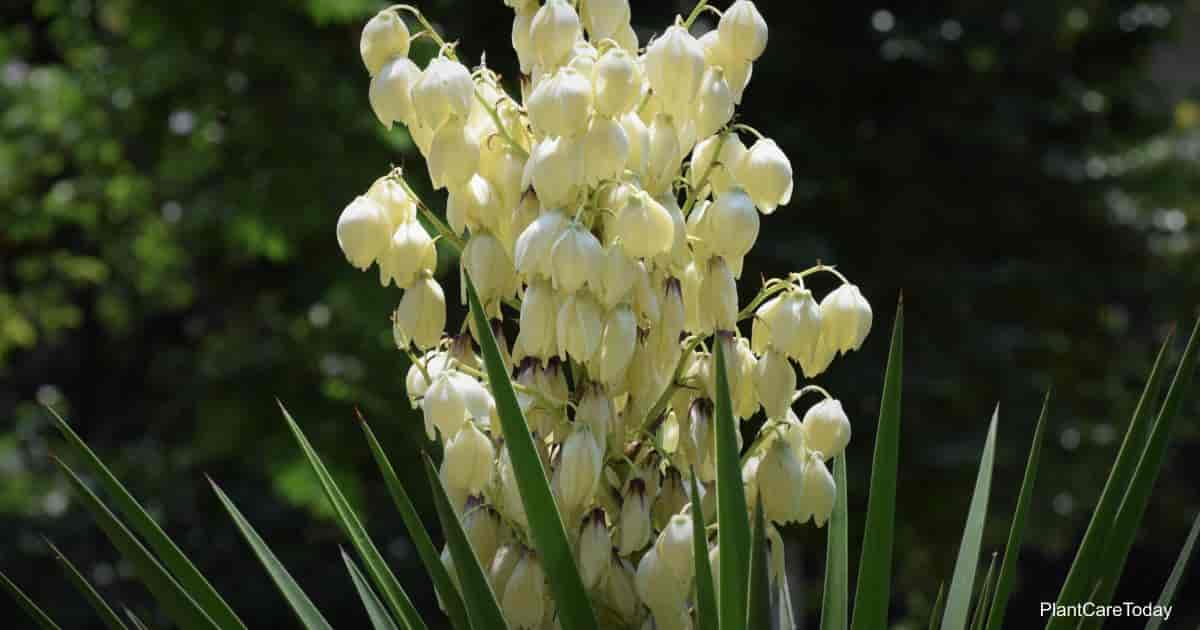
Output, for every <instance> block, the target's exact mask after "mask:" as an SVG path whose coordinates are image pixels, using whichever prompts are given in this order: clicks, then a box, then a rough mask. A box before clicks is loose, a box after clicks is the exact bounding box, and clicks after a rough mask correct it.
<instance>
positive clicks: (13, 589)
mask: <svg viewBox="0 0 1200 630" xmlns="http://www.w3.org/2000/svg"><path fill="white" fill-rule="evenodd" d="M0 586H3V587H4V590H6V591H8V594H9V595H11V596H12V598H13V599H14V600H16V602H17V605H18V606H20V607H21V610H23V611H25V614H26V615H27V616H28V617H29V618H30V619H32V620H33V622H34V623H36V624H37V626H38V627H39V628H41V629H42V630H61V628H59V626H58V624H56V623H54V620H53V619H51V618H50V615H47V614H46V611H44V610H42V609H41V608H40V607H39V606H38V605H37V604H36V603H34V601H33V600H32V599H30V598H29V596H28V595H26V594H25V591H22V590H21V587H19V586H17V584H16V583H15V582H13V581H12V580H10V579H8V576H7V575H5V574H4V572H3V571H0Z"/></svg>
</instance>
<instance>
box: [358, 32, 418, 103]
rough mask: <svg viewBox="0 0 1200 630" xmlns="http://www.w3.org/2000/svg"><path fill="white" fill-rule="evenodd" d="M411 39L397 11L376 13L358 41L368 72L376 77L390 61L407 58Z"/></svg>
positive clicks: (359, 50)
mask: <svg viewBox="0 0 1200 630" xmlns="http://www.w3.org/2000/svg"><path fill="white" fill-rule="evenodd" d="M411 39H412V38H411V37H410V36H409V32H408V25H407V24H405V23H404V20H403V19H401V18H400V16H399V14H397V13H396V12H395V11H388V10H383V11H380V12H379V13H376V14H375V17H373V18H371V19H370V20H368V21H367V25H366V26H364V27H363V30H362V35H361V36H360V37H359V40H358V52H359V54H361V55H362V60H363V65H365V66H366V67H367V72H369V73H371V76H375V75H377V74H379V72H380V69H381V68H383V66H384V65H385V64H386V63H387V62H388V61H390V60H392V59H395V58H397V57H407V56H408V46H409V42H410V40H411ZM385 124H386V123H385Z"/></svg>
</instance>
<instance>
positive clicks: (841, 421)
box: [803, 398, 850, 460]
mask: <svg viewBox="0 0 1200 630" xmlns="http://www.w3.org/2000/svg"><path fill="white" fill-rule="evenodd" d="M803 426H804V437H805V438H806V440H805V443H806V444H807V445H808V448H810V449H812V450H813V451H817V452H819V453H821V455H823V456H824V458H825V459H826V460H829V459H832V458H834V457H837V456H838V455H841V454H842V453H843V452H844V451H845V450H846V445H847V444H849V443H850V419H849V418H848V417H846V412H845V410H843V409H842V403H841V401H839V400H837V399H835V398H826V399H825V400H822V401H821V402H819V403H817V404H815V405H813V406H812V407H809V409H808V411H807V412H806V413H805V414H804V424H803Z"/></svg>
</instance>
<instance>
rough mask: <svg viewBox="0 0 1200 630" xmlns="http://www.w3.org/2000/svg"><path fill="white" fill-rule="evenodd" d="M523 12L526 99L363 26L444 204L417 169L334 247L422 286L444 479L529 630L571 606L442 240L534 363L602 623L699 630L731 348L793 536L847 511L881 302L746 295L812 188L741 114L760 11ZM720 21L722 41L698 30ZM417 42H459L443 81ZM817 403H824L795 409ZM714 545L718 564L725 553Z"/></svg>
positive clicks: (392, 183)
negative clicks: (845, 399) (696, 538)
mask: <svg viewBox="0 0 1200 630" xmlns="http://www.w3.org/2000/svg"><path fill="white" fill-rule="evenodd" d="M504 2H505V4H506V5H508V6H509V7H511V8H512V9H513V11H514V14H515V15H514V19H513V24H512V45H513V48H514V50H515V52H516V55H517V58H518V61H519V64H520V68H521V72H522V76H521V77H520V80H519V85H520V95H519V98H517V97H515V96H513V95H510V94H509V93H508V92H507V91H506V90H505V88H504V87H503V86H502V84H501V78H500V77H499V76H498V75H497V74H496V73H495V72H493V71H492V70H490V69H489V68H487V67H486V66H484V65H482V64H481V65H480V66H478V67H476V68H474V69H472V68H468V67H467V66H466V65H464V63H463V62H462V60H460V59H459V57H458V55H457V53H456V51H455V46H454V44H453V43H446V42H445V41H443V40H442V38H441V36H440V35H439V34H438V33H437V32H436V31H435V30H433V28H432V27H431V26H430V25H429V23H428V21H427V20H426V19H425V17H424V16H423V15H422V14H421V13H420V11H419V10H417V9H415V8H413V7H410V6H407V5H397V6H395V7H391V8H388V9H386V10H384V11H382V12H380V13H379V14H378V15H376V16H375V17H374V18H372V19H371V20H370V21H369V22H368V23H367V25H366V26H365V28H364V29H363V32H362V39H361V44H360V50H361V53H362V58H363V62H364V64H365V65H366V68H367V70H368V73H369V74H370V76H371V82H370V89H369V97H370V104H371V107H372V109H373V110H374V112H375V115H376V117H377V118H378V119H379V121H380V122H381V123H382V124H383V125H384V126H385V127H387V128H389V129H390V128H392V126H393V125H395V124H401V125H404V126H405V127H406V128H407V130H408V133H409V134H410V135H411V137H412V138H413V140H414V142H415V144H416V146H417V148H418V150H419V151H420V152H421V155H422V156H423V157H424V158H425V162H426V164H427V166H428V169H429V175H430V179H431V181H432V182H433V184H434V186H435V188H437V189H445V190H446V191H447V198H446V202H445V207H446V212H445V219H444V220H443V219H442V218H440V217H438V216H437V215H435V214H433V213H432V212H431V211H430V209H429V207H428V206H427V205H425V204H424V203H423V202H422V201H421V200H419V199H418V198H417V196H416V195H415V194H414V192H413V190H412V188H410V187H409V185H408V184H407V183H406V182H405V180H404V178H403V175H402V173H401V171H400V170H398V169H396V170H393V171H391V172H389V173H387V174H385V175H384V176H383V177H381V178H379V179H378V180H377V181H376V182H375V183H374V184H373V185H371V186H370V188H369V189H368V190H367V191H366V193H365V194H363V195H362V196H360V197H358V198H356V199H354V200H353V201H351V202H350V204H349V205H348V206H346V209H345V210H344V211H343V212H342V215H341V217H340V218H339V219H338V224H337V238H338V243H339V244H340V246H341V248H342V250H343V252H344V253H345V255H346V258H347V260H348V261H349V262H350V263H351V264H352V265H353V266H355V267H357V268H359V269H362V270H367V269H369V268H370V267H371V266H372V265H376V266H378V268H379V275H380V280H381V282H382V284H383V285H384V286H385V287H386V286H389V285H392V284H395V285H396V286H397V287H399V288H400V289H402V290H403V296H402V297H401V298H400V301H399V306H398V307H397V308H396V310H395V312H394V313H393V315H392V323H393V332H394V337H395V340H396V343H397V345H398V347H399V348H400V349H402V350H403V351H405V352H406V353H408V354H409V356H410V357H411V359H412V367H411V368H410V369H409V372H408V375H407V378H406V386H407V393H408V396H409V398H410V401H411V403H412V404H413V405H414V407H415V408H419V409H420V410H421V411H422V414H423V418H424V423H425V431H426V433H427V435H428V437H429V438H430V439H431V440H437V441H440V442H442V443H443V444H444V447H445V449H444V452H445V457H444V462H443V468H442V478H443V480H444V482H445V485H446V486H447V488H448V489H449V491H450V492H451V496H452V499H453V500H454V501H455V502H456V507H457V508H459V509H460V510H461V518H462V519H463V522H464V525H465V529H466V531H467V532H468V534H469V535H470V537H471V540H472V542H473V545H474V548H475V551H476V553H477V554H479V556H480V560H481V562H482V564H483V565H484V566H485V567H487V568H489V569H490V570H489V574H490V578H491V580H492V586H493V587H494V589H495V592H496V595H497V598H498V600H499V601H500V602H501V605H502V607H503V609H504V612H505V615H506V617H508V619H509V622H510V624H511V625H512V626H513V627H516V628H551V627H556V626H555V623H556V622H555V621H554V619H555V613H554V605H553V602H552V600H551V598H550V596H549V589H548V587H547V585H546V584H545V579H546V577H545V574H544V573H543V570H542V566H541V561H540V559H539V558H538V557H537V554H536V553H535V552H534V551H533V549H532V545H531V544H530V541H529V534H528V531H527V527H528V525H527V523H528V520H527V516H526V514H525V512H524V508H523V506H522V503H521V498H520V494H519V491H518V488H517V485H516V478H515V477H514V475H513V471H512V465H511V461H510V459H509V454H508V451H507V449H506V448H505V440H504V436H503V434H502V431H501V429H500V423H499V422H498V421H497V418H496V405H495V403H494V401H493V399H492V393H491V391H490V390H489V387H488V383H487V380H486V377H485V374H484V372H483V370H482V364H481V361H480V359H479V357H478V356H477V354H476V351H475V344H474V341H473V334H474V332H475V331H473V330H472V329H471V327H470V326H464V328H463V331H462V332H461V333H460V334H458V335H449V336H448V335H447V334H446V332H445V328H446V297H445V294H444V292H443V290H442V287H441V285H440V284H439V283H438V281H437V280H436V279H435V278H434V270H435V268H436V267H437V262H438V261H437V249H436V245H435V241H437V240H441V241H442V242H443V243H444V244H445V245H446V246H447V247H448V248H450V249H451V250H454V251H456V252H457V254H458V264H459V265H460V268H461V272H463V273H465V274H469V275H470V277H471V279H472V280H473V282H474V283H475V285H476V288H477V290H478V293H479V295H480V299H481V300H482V302H483V303H484V305H485V309H486V311H487V313H488V315H489V317H490V318H491V320H492V325H493V330H494V331H495V332H496V333H497V338H498V340H499V341H500V344H501V350H502V352H503V353H505V356H506V358H507V359H509V360H510V361H511V365H512V369H513V382H514V384H515V387H516V388H517V390H518V397H519V402H520V404H521V406H522V409H523V411H524V413H525V416H526V419H527V421H528V425H529V430H530V431H531V432H532V433H533V435H534V436H535V443H536V444H537V445H538V447H539V449H540V455H541V457H542V458H543V464H544V465H545V468H546V470H547V471H548V474H549V475H550V476H551V479H550V480H549V481H550V483H551V486H552V488H553V491H554V494H555V498H556V500H557V502H558V506H559V510H560V512H561V513H562V514H563V516H564V519H565V520H566V524H567V528H568V532H569V536H570V537H571V543H572V544H573V545H574V548H575V553H576V562H577V564H578V566H579V569H580V572H581V575H582V576H583V578H584V582H585V584H586V585H587V587H588V589H589V592H590V593H591V594H592V597H593V598H594V599H595V600H596V603H597V605H596V607H595V608H596V609H597V610H601V611H604V614H606V615H609V616H610V617H611V618H610V619H609V621H610V622H611V623H612V625H617V626H623V627H639V626H640V625H641V624H643V623H650V621H649V620H651V619H652V620H653V623H654V624H655V625H656V627H658V628H664V629H668V628H688V627H690V626H691V621H690V616H689V601H688V597H689V595H688V593H689V589H688V588H682V587H681V585H687V584H689V583H690V582H691V580H692V579H693V572H694V571H693V567H692V558H693V556H692V524H691V516H690V514H691V511H690V504H691V502H693V501H699V502H700V503H701V507H702V509H703V512H704V514H705V518H706V521H707V522H710V523H712V522H714V521H715V520H716V514H715V505H714V497H715V492H714V489H715V477H716V467H715V451H716V449H715V445H714V439H715V437H714V436H715V434H716V431H714V430H713V424H714V422H716V418H715V417H714V405H713V399H714V389H715V382H716V377H715V374H714V372H715V363H714V360H713V350H714V346H715V344H723V347H724V354H725V356H726V357H727V372H728V374H727V376H728V382H729V384H730V389H731V394H732V403H733V411H734V415H735V416H736V417H737V418H739V419H741V420H744V419H746V418H749V417H751V416H755V415H756V414H758V413H759V411H760V410H761V411H762V413H763V414H764V416H765V418H766V421H765V423H764V424H763V426H762V428H761V429H760V431H759V432H758V434H757V435H756V436H755V437H754V439H753V440H752V442H751V444H750V446H749V448H747V449H745V456H744V459H743V461H744V465H743V467H742V472H743V481H744V483H745V484H746V488H747V492H746V496H747V498H748V500H750V501H751V502H753V501H754V500H756V499H757V498H758V497H761V500H762V502H763V507H764V511H765V514H766V517H767V518H768V519H769V521H770V522H771V523H773V524H784V523H793V522H795V523H806V522H812V523H814V524H815V525H817V526H818V527H820V526H823V525H824V524H825V522H826V521H827V519H828V518H829V515H830V512H831V510H832V507H833V500H834V496H835V488H834V480H833V477H832V476H831V475H830V472H829V468H828V462H829V460H830V459H831V458H833V457H837V456H838V455H840V454H841V453H842V452H843V450H844V449H845V448H846V445H847V443H848V442H849V440H850V422H849V419H848V418H847V416H846V413H845V411H844V410H843V408H842V405H841V403H840V402H839V401H838V400H837V399H835V398H833V397H832V396H831V395H830V394H829V393H828V392H826V391H825V390H824V389H822V388H821V387H819V386H818V385H815V384H813V383H811V380H812V379H814V378H816V377H817V376H819V375H820V374H821V373H822V372H824V371H825V370H826V369H827V368H828V367H829V366H830V364H831V362H832V361H833V360H834V358H836V357H837V356H838V355H839V354H844V353H847V352H850V351H852V350H857V349H858V348H859V347H860V346H861V345H862V343H863V340H864V339H865V338H866V336H867V334H868V332H869V331H870V329H871V317H872V316H871V307H870V305H869V304H868V302H867V301H866V299H865V298H864V297H863V295H862V293H861V292H860V291H859V290H858V288H857V287H856V286H855V285H853V284H851V283H850V282H849V281H847V280H846V279H845V278H844V277H843V276H842V275H841V274H840V273H838V272H837V271H835V270H834V269H833V268H832V267H828V266H825V265H821V264H817V265H815V266H813V267H810V268H808V269H806V270H803V271H800V272H797V273H792V274H790V275H789V276H787V277H785V278H775V279H771V280H768V281H766V282H765V284H764V285H763V287H762V288H761V290H760V291H759V292H758V293H757V294H755V295H754V296H753V297H752V299H750V300H743V299H741V298H740V297H739V293H738V286H737V281H738V279H739V278H740V277H741V275H742V269H743V262H744V260H745V258H746V256H747V255H748V254H749V253H750V251H751V249H752V248H753V246H754V243H755V241H756V240H757V238H758V235H759V229H760V219H761V217H760V215H771V214H773V213H774V212H775V211H776V210H777V209H778V208H779V207H781V206H786V205H787V204H788V203H789V201H790V200H791V196H792V181H793V172H792V165H791V162H790V161H789V160H788V158H787V156H786V155H785V154H784V152H783V150H782V149H781V148H780V147H779V146H778V144H777V143H776V142H775V141H773V140H771V139H769V138H765V137H763V136H762V134H760V133H759V132H758V131H756V130H754V129H753V128H751V127H749V126H747V125H744V124H741V123H739V122H735V120H736V108H737V105H738V104H740V102H741V100H742V98H743V96H744V95H745V94H746V90H747V86H748V84H749V82H750V78H751V75H752V74H753V68H754V62H755V60H756V59H758V57H759V56H760V55H762V54H763V52H764V50H765V49H766V44H767V33H768V28H767V23H766V21H765V20H764V18H763V16H762V15H761V14H760V12H759V10H758V8H757V7H756V6H755V4H754V2H752V1H751V0H736V1H735V2H733V3H732V4H731V5H730V6H728V7H727V8H725V10H724V11H723V12H722V11H720V10H718V9H716V8H715V7H712V6H708V5H707V2H706V1H701V2H700V4H699V5H697V6H696V8H695V10H694V11H692V12H691V14H690V15H688V16H687V17H683V16H679V17H677V18H676V20H675V23H674V24H672V25H669V26H667V27H666V28H665V29H663V30H662V31H661V32H659V33H657V34H655V35H654V36H652V37H650V39H649V41H646V42H640V41H639V38H638V35H637V34H636V33H635V31H634V29H633V28H632V26H631V25H630V6H629V2H628V0H587V1H586V2H578V3H572V2H568V1H567V0H545V2H544V3H542V2H539V1H538V0H504ZM580 7H582V8H580ZM705 10H708V11H712V12H713V13H716V14H718V15H719V16H720V18H719V22H718V25H717V27H716V28H715V29H712V30H709V31H708V32H706V33H703V34H700V35H699V36H696V35H695V34H693V32H692V30H693V26H694V22H695V19H696V17H697V16H698V15H700V14H701V13H702V12H703V11H705ZM406 20H415V22H416V23H417V24H419V25H420V29H419V30H417V31H416V33H415V35H414V34H413V33H412V32H410V30H409V25H408V22H407V21H406ZM418 37H427V38H430V39H431V40H433V41H434V42H436V43H437V44H438V45H439V46H440V50H439V53H438V55H437V56H436V57H435V58H434V59H433V60H432V61H430V62H429V63H428V64H427V65H426V66H425V67H424V68H421V67H419V66H418V65H417V64H415V63H414V62H413V61H412V60H411V59H409V58H408V50H409V47H410V43H411V42H412V40H413V39H415V38H418ZM643 43H644V45H643ZM747 140H752V143H751V144H750V145H749V146H747V145H746V144H745V142H746V141H747ZM422 217H423V218H424V219H425V224H423V223H422V222H421V220H420V219H421V218H422ZM425 225H429V226H430V228H432V230H433V231H435V232H436V238H435V237H434V236H431V235H430V233H429V231H428V230H427V228H426V227H425ZM817 273H829V274H832V275H833V276H835V277H836V278H837V279H838V280H839V281H840V282H841V284H840V286H839V287H838V288H836V289H834V290H833V291H831V292H829V293H828V294H827V295H825V296H824V297H823V298H821V299H819V300H818V298H817V297H816V296H815V295H814V294H813V293H812V292H811V291H810V290H809V289H808V288H806V285H805V279H806V278H808V277H809V276H811V275H813V274H817ZM460 299H462V296H460ZM463 301H464V303H465V300H463ZM747 320H749V321H747ZM747 328H748V329H749V332H750V336H749V337H746V336H744V333H745V329H747ZM513 331H515V336H514V335H513V334H512V333H513ZM506 339H512V343H511V345H510V344H509V343H507V341H506ZM797 369H799V373H797ZM801 381H804V383H802V382H801ZM810 393H812V394H814V395H816V396H818V397H819V400H818V401H817V402H815V403H814V404H811V405H808V406H807V407H806V408H803V409H802V410H798V409H797V407H799V406H800V401H801V400H802V399H803V398H804V396H805V395H806V394H810ZM739 439H740V434H739ZM693 470H694V471H695V474H696V476H697V481H698V485H699V488H700V496H690V491H689V488H690V487H691V484H690V476H691V474H692V472H691V471H693ZM749 507H750V506H748V508H749ZM719 526H720V524H719V522H718V523H716V527H719ZM769 530H770V535H771V540H772V541H773V544H772V553H773V554H774V557H775V559H776V560H775V561H774V562H772V565H773V567H775V570H776V571H778V570H779V567H780V566H781V563H782V560H781V558H782V555H781V554H782V545H781V544H779V542H778V541H779V536H778V532H777V531H775V529H774V526H773V525H772V526H771V527H769ZM709 546H710V548H712V549H713V557H714V559H715V557H716V554H715V549H716V548H715V538H714V539H712V540H710V541H709ZM445 557H446V559H447V561H448V558H449V556H448V555H446V556H445Z"/></svg>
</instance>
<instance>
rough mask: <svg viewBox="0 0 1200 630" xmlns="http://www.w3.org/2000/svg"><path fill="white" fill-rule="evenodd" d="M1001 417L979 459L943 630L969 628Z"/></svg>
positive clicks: (991, 428)
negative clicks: (998, 425)
mask: <svg viewBox="0 0 1200 630" xmlns="http://www.w3.org/2000/svg"><path fill="white" fill-rule="evenodd" d="M999 416H1000V408H999V407H997V408H996V411H994V412H993V413H992V422H991V425H990V426H989V427H988V433H987V440H986V441H985V442H984V444H983V455H982V456H981V457H980V458H979V473H978V474H977V475H976V477H975V490H974V492H973V493H972V494H971V505H970V507H969V508H968V509H967V523H966V525H965V526H964V527H963V536H962V542H961V543H960V544H959V547H958V559H957V560H955V562H954V576H953V577H952V578H951V580H950V592H949V594H947V595H946V613H945V615H943V616H942V630H963V629H964V628H966V627H967V615H968V614H969V613H970V611H971V595H972V593H973V591H974V589H975V572H976V570H977V569H978V568H979V548H980V546H981V545H982V544H983V527H984V525H985V524H986V523H987V504H988V495H989V494H990V493H991V488H992V463H993V461H994V460H995V458H996V423H997V420H998V418H999Z"/></svg>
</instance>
